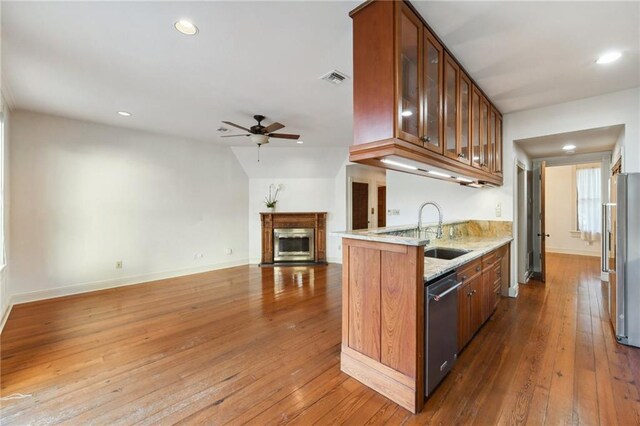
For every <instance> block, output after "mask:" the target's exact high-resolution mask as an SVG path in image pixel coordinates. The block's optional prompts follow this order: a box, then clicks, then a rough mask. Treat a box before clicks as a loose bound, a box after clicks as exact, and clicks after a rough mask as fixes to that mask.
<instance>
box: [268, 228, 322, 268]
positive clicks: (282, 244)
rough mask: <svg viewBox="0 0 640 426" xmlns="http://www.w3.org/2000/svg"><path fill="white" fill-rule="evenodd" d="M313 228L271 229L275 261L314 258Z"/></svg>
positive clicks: (309, 259) (310, 259) (306, 260)
mask: <svg viewBox="0 0 640 426" xmlns="http://www.w3.org/2000/svg"><path fill="white" fill-rule="evenodd" d="M314 251H315V250H314V241H313V228H303V229H281V228H280V229H279V228H276V229H274V230H273V260H274V261H275V262H286V261H295V262H302V261H305V262H309V261H313V260H315V255H314Z"/></svg>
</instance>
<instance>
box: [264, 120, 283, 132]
mask: <svg viewBox="0 0 640 426" xmlns="http://www.w3.org/2000/svg"><path fill="white" fill-rule="evenodd" d="M283 127H284V124H280V123H278V122H275V123H272V124H269V125H268V126H267V127H265V128H264V132H265V133H271V132H275V131H276V130H280V129H282V128H283Z"/></svg>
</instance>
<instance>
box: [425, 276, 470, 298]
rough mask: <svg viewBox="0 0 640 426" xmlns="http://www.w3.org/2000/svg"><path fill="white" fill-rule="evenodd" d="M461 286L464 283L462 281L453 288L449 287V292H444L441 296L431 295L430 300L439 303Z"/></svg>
mask: <svg viewBox="0 0 640 426" xmlns="http://www.w3.org/2000/svg"><path fill="white" fill-rule="evenodd" d="M461 285H462V281H460V282H459V283H458V284H456V285H454V286H453V287H449V288H448V289H447V290H445V291H443V292H442V293H440V294H430V295H429V299H432V300H434V301H436V302H439V301H440V299H441V298H443V297H444V296H446V295H447V294H449V293H451V292H452V291H453V290H455V289H457V288H458V287H460V286H461Z"/></svg>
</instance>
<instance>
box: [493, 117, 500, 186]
mask: <svg viewBox="0 0 640 426" xmlns="http://www.w3.org/2000/svg"><path fill="white" fill-rule="evenodd" d="M493 111H494V115H495V123H496V124H495V125H496V127H495V143H494V145H493V169H492V172H493V173H496V174H499V175H502V118H501V117H500V113H499V112H497V111H495V110H493Z"/></svg>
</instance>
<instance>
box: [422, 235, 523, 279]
mask: <svg viewBox="0 0 640 426" xmlns="http://www.w3.org/2000/svg"><path fill="white" fill-rule="evenodd" d="M511 241H513V237H511V236H508V237H487V238H484V237H463V238H456V239H453V240H451V239H448V238H442V239H441V240H433V241H432V242H431V244H429V245H428V246H427V247H425V248H427V249H428V248H430V247H447V248H456V249H462V250H471V251H470V252H469V253H467V254H464V255H462V256H460V257H456V258H455V259H451V260H444V259H433V258H430V257H425V258H424V279H425V280H426V281H430V280H432V279H434V278H437V277H439V276H440V275H443V274H446V273H447V272H449V271H453V270H454V269H457V268H458V267H460V266H462V265H464V264H465V263H469V262H471V261H472V260H474V259H477V258H479V257H481V256H483V255H485V254H487V253H489V252H491V251H493V250H495V249H497V248H498V247H501V246H503V245H505V244H508V243H510V242H511Z"/></svg>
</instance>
